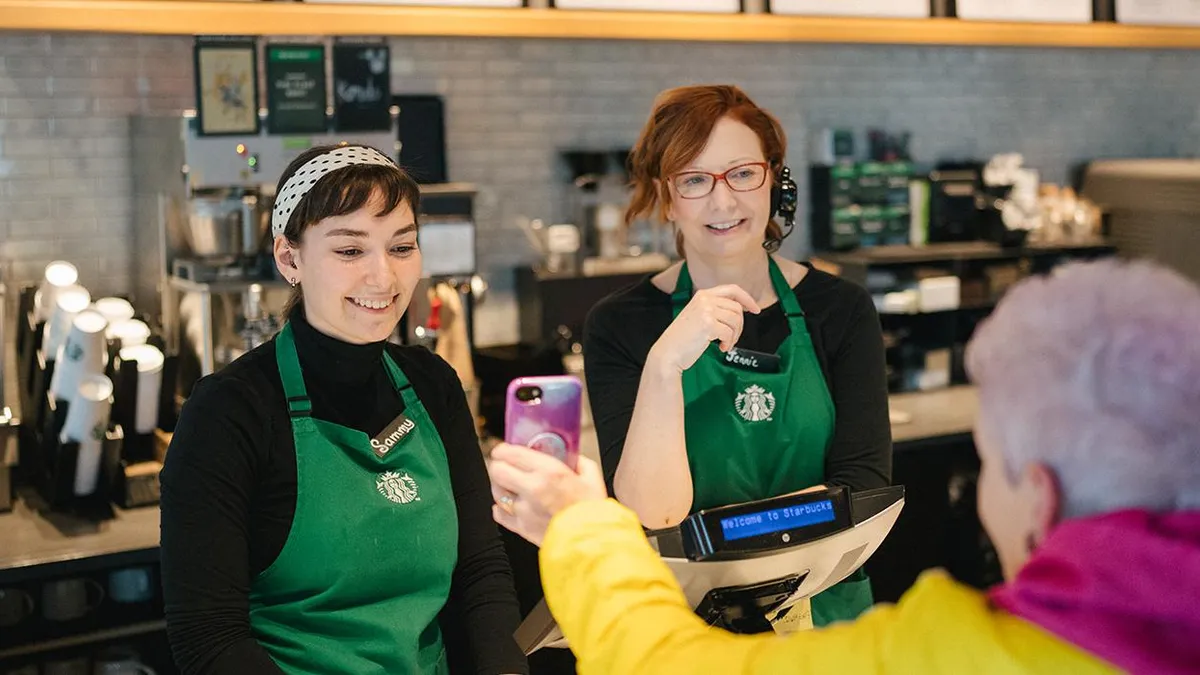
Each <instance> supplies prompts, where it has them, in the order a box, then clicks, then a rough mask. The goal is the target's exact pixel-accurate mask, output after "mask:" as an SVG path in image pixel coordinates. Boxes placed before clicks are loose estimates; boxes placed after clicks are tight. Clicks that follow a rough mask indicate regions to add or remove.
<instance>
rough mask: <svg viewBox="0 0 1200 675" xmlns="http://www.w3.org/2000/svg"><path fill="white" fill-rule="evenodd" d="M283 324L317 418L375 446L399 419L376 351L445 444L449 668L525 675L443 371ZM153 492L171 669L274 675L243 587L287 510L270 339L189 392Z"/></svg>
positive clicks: (515, 618) (512, 599) (291, 504)
mask: <svg viewBox="0 0 1200 675" xmlns="http://www.w3.org/2000/svg"><path fill="white" fill-rule="evenodd" d="M292 327H293V332H294V334H295V340H296V351H297V353H298V354H299V357H300V365H301V368H302V370H303V372H304V382H305V384H306V385H307V388H308V395H309V397H310V398H311V399H312V404H313V416H314V417H317V418H318V419H323V420H327V421H330V422H333V423H335V424H340V425H343V426H347V427H351V428H353V429H357V430H359V431H362V432H364V433H366V434H368V435H371V436H374V435H375V434H377V433H378V432H379V431H381V430H382V429H383V428H384V426H386V425H387V423H388V422H390V421H392V420H393V419H394V418H395V417H396V415H397V414H398V413H399V412H400V411H402V410H403V409H404V403H403V401H402V400H401V398H400V397H399V395H397V394H396V392H395V390H394V389H393V388H392V386H391V382H390V380H389V379H388V376H387V373H386V371H385V370H384V368H383V364H382V361H381V359H382V354H383V350H384V349H385V348H386V349H388V350H389V353H390V354H391V355H392V357H393V358H394V359H395V361H396V363H397V365H399V366H400V369H401V370H403V371H404V373H405V375H407V376H408V379H409V381H410V382H411V383H412V385H413V389H414V390H415V392H416V394H417V397H418V398H420V400H421V403H422V404H423V405H424V406H425V408H426V410H427V411H428V412H429V416H430V417H431V418H432V420H433V423H434V426H435V427H437V430H438V433H439V434H440V435H441V438H442V443H443V444H444V445H445V447H446V456H447V459H448V460H449V465H450V479H451V482H452V484H453V487H454V496H455V502H456V505H457V508H458V518H459V545H458V563H457V566H456V568H455V570H454V579H453V582H452V585H451V589H450V599H449V602H448V603H447V605H446V608H445V609H444V610H443V612H442V615H441V617H440V623H441V626H442V632H443V636H444V640H445V643H446V652H447V655H448V657H449V660H450V666H451V672H452V673H456V674H457V673H470V674H478V675H497V674H500V673H525V672H528V671H527V666H526V664H525V659H524V657H523V656H522V654H521V650H520V649H519V647H518V646H517V644H516V642H515V641H514V640H513V637H512V635H513V632H514V631H515V630H516V628H517V625H518V623H519V621H520V616H519V610H518V605H517V599H516V594H515V592H514V591H513V584H512V572H511V570H510V568H509V564H508V559H507V557H506V556H505V552H504V548H503V545H502V543H501V540H500V537H499V532H498V531H497V529H496V525H495V523H493V521H492V516H491V506H492V497H491V492H490V487H489V483H488V477H487V471H486V469H485V467H484V462H483V454H482V452H481V451H480V448H479V442H478V439H477V438H476V436H475V427H474V424H473V423H472V420H471V414H470V411H469V410H468V408H467V403H466V398H465V396H464V395H463V391H462V385H461V383H460V382H459V380H458V377H457V376H456V375H455V373H454V371H453V369H451V368H450V366H449V365H448V364H447V363H446V362H445V361H443V360H442V359H441V358H439V357H438V356H436V355H434V354H433V353H431V352H430V351H429V350H427V349H425V348H423V347H406V346H398V345H392V344H387V343H383V342H380V343H374V344H367V345H352V344H348V343H345V342H342V341H340V340H336V339H334V338H331V337H329V336H327V335H325V334H323V333H320V332H318V331H317V330H316V329H314V328H313V327H312V326H311V325H309V324H308V322H307V321H305V320H304V317H303V313H302V312H299V311H297V312H295V313H294V315H293V318H292ZM161 482H162V503H161V508H162V551H161V564H162V582H163V594H164V598H165V602H166V616H167V633H168V636H169V639H170V642H171V648H172V651H173V653H174V656H175V661H176V664H177V665H178V667H179V669H180V671H181V672H183V673H184V674H185V675H189V674H192V673H205V674H207V673H221V674H222V675H240V674H242V673H246V674H250V673H254V674H255V675H264V674H270V673H280V672H281V671H280V670H279V669H278V667H277V666H276V665H275V663H274V662H273V661H272V660H271V659H270V657H269V656H268V655H267V653H266V651H265V650H264V649H263V648H262V647H261V646H259V644H258V642H257V641H256V640H255V638H254V634H253V632H252V631H251V629H250V618H249V592H250V582H251V580H252V579H253V578H254V577H255V576H256V575H257V574H258V573H259V572H261V571H262V570H264V569H266V568H267V567H268V566H270V564H271V563H272V562H273V561H274V560H275V558H276V557H277V556H278V555H279V553H280V551H281V550H282V549H283V544H284V542H285V541H286V540H287V536H288V532H289V530H290V529H291V524H292V517H293V515H294V514H295V508H296V446H295V443H294V441H293V439H292V431H291V422H290V419H289V417H288V412H287V406H286V403H285V401H284V394H283V383H282V381H281V380H280V377H279V367H278V366H277V365H276V362H275V342H274V341H271V342H268V343H266V344H264V345H262V346H261V347H259V348H257V349H255V350H253V351H251V352H249V353H248V354H246V355H244V356H242V357H241V358H239V359H237V360H236V361H234V362H233V363H231V364H230V365H228V366H226V367H225V368H223V369H222V370H221V371H219V372H217V373H215V374H213V375H210V376H208V377H206V378H203V379H202V380H200V381H199V382H198V383H197V384H196V387H195V389H194V390H193V392H192V394H191V396H190V397H189V398H188V401H187V403H186V404H185V405H184V406H183V410H182V411H181V414H180V418H179V424H178V425H177V427H176V429H175V434H174V437H173V439H172V441H171V446H170V448H169V449H168V451H167V457H166V462H165V464H164V466H163V471H162V475H161ZM363 564H370V563H369V561H364V563H363ZM397 619H398V620H402V618H401V617H397Z"/></svg>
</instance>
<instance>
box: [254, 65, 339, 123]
mask: <svg viewBox="0 0 1200 675" xmlns="http://www.w3.org/2000/svg"><path fill="white" fill-rule="evenodd" d="M263 60H264V61H266V69H265V70H266V80H267V131H268V133H271V134H316V133H324V132H325V131H326V121H325V107H326V106H325V103H326V100H325V98H326V94H325V91H326V87H325V45H323V44H318V43H314V44H278V43H275V44H267V46H266V48H265V56H264V59H263Z"/></svg>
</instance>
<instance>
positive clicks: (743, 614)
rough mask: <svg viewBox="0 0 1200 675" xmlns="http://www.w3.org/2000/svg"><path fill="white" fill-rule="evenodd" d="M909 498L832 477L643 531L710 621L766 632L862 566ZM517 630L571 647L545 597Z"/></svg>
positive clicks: (536, 643)
mask: <svg viewBox="0 0 1200 675" xmlns="http://www.w3.org/2000/svg"><path fill="white" fill-rule="evenodd" d="M903 507H904V487H903V486H899V485H896V486H889V487H884V488H879V489H876V490H866V491H861V492H855V493H851V492H849V491H848V490H847V488H844V487H835V488H829V489H823V490H816V491H810V492H801V493H796V494H790V495H784V496H781V497H772V498H770V499H763V500H759V501H754V502H746V503H742V504H735V505H731V506H723V507H719V508H714V509H706V510H703V511H699V512H697V513H694V514H692V515H691V516H688V518H687V519H685V520H684V521H683V522H682V523H680V524H679V525H678V526H677V527H672V528H668V529H663V530H651V531H648V532H647V533H646V537H647V539H648V540H649V541H650V545H651V546H652V547H653V548H654V549H655V550H656V551H657V552H658V553H659V555H661V556H662V558H663V561H664V562H666V564H667V567H669V568H670V569H671V571H672V572H673V573H674V574H675V578H676V579H677V580H678V581H679V585H680V586H681V587H682V588H683V592H684V595H685V596H686V597H687V601H688V604H689V605H691V607H692V608H693V609H694V610H695V612H696V613H697V614H698V615H699V616H700V617H701V618H702V619H704V620H705V622H707V623H708V624H709V625H712V626H716V627H719V628H723V629H725V630H729V631H732V632H735V633H760V632H766V631H769V630H771V621H772V620H773V619H775V618H777V617H780V616H781V615H782V614H783V613H785V612H787V611H788V610H789V608H791V607H792V606H793V605H794V604H795V603H797V602H799V601H800V600H802V599H804V598H810V597H812V596H814V595H816V594H817V593H820V592H821V591H824V590H825V589H827V588H829V587H830V586H833V585H834V584H836V583H838V582H839V581H842V580H843V579H845V578H846V577H848V576H850V574H851V573H852V572H854V571H855V570H857V569H858V568H859V567H861V566H862V565H863V563H865V562H866V561H867V559H868V558H870V557H871V555H872V554H874V553H875V551H876V549H878V548H879V545H880V544H881V543H883V540H884V538H885V537H887V534H888V532H890V531H891V529H892V526H893V525H895V523H896V519H897V518H898V517H899V516H900V510H901V509H902V508H903ZM516 639H517V642H518V643H519V644H520V645H521V648H522V649H524V650H525V653H526V654H532V653H533V652H535V651H537V650H539V649H543V648H546V647H557V648H562V647H567V643H566V639H565V638H564V637H563V635H562V633H561V632H560V631H559V629H558V625H557V623H555V621H554V617H553V616H551V614H550V611H549V609H548V608H547V607H546V602H545V600H544V599H543V600H542V601H541V602H540V603H539V604H538V605H537V606H536V607H535V608H534V609H533V610H532V611H531V612H530V613H529V615H528V616H527V617H526V618H525V620H524V621H523V622H522V623H521V626H520V627H519V628H518V629H517V633H516Z"/></svg>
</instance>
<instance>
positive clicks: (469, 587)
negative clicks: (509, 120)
mask: <svg viewBox="0 0 1200 675" xmlns="http://www.w3.org/2000/svg"><path fill="white" fill-rule="evenodd" d="M418 200H419V192H418V188H417V185H416V183H415V182H413V180H412V179H411V178H409V177H408V176H407V175H406V174H405V173H404V172H403V171H401V170H400V169H399V168H397V167H396V165H395V164H394V163H393V162H392V161H391V160H390V159H389V158H387V157H385V156H384V155H382V154H381V153H379V152H378V151H376V150H374V149H371V148H366V147H360V146H344V147H324V148H316V149H313V150H310V151H307V152H305V153H304V154H302V155H300V156H299V157H298V158H297V159H296V160H295V161H293V162H292V163H291V165H290V166H289V167H288V169H287V170H286V172H285V173H284V175H283V176H282V177H281V179H280V182H279V189H278V193H277V198H276V204H275V210H274V213H273V215H272V228H273V232H274V234H275V249H274V251H275V261H276V264H277V266H278V269H279V271H280V272H281V273H282V274H283V276H284V278H286V279H287V280H288V281H289V282H290V283H291V285H292V286H293V287H294V288H295V291H294V294H293V301H294V305H293V307H292V308H291V310H290V312H289V313H288V314H287V323H286V324H285V326H284V328H283V329H282V330H281V331H280V333H279V334H278V335H277V336H276V337H275V338H274V339H273V340H272V341H270V342H268V343H266V344H264V345H263V346H261V347H259V348H257V349H254V350H252V351H251V352H249V353H247V354H246V355H244V356H242V357H241V358H239V359H237V360H236V361H235V362H234V363H232V364H230V365H229V366H227V367H226V368H224V369H222V370H221V371H220V372H218V373H216V374H214V375H212V376H209V377H207V378H205V379H203V380H201V381H200V382H199V383H198V384H197V386H196V388H195V391H194V392H193V393H192V395H191V397H190V398H189V400H188V402H187V403H186V404H185V405H184V407H183V410H182V414H181V417H180V421H179V425H178V427H177V429H176V431H175V435H174V438H173V440H172V443H171V446H170V449H169V450H168V453H167V459H166V466H165V467H164V469H163V473H162V574H163V586H164V593H165V599H166V614H167V630H168V634H169V637H170V641H171V645H172V649H173V651H174V654H175V658H176V661H177V663H178V665H179V667H180V669H181V670H182V671H183V672H184V673H222V674H223V675H224V674H230V673H255V674H257V675H261V674H263V673H280V672H283V673H322V674H324V673H335V672H337V673H428V674H433V673H447V672H454V673H472V674H475V673H477V674H479V675H484V674H489V675H497V674H499V673H520V672H525V671H526V665H525V660H524V657H523V655H522V654H521V652H520V649H519V648H518V647H517V645H516V643H515V641H514V640H513V638H512V634H513V631H514V630H515V629H516V627H517V625H518V623H519V616H518V609H517V602H516V597H515V594H514V591H513V589H512V576H511V572H510V570H509V567H508V562H507V559H506V557H505V554H504V550H503V547H502V545H501V542H500V539H499V533H498V530H497V528H496V526H495V523H494V522H492V520H491V514H490V505H491V497H490V494H489V489H488V481H487V473H486V469H485V467H484V463H483V457H482V455H481V453H480V449H479V444H478V441H477V439H476V437H475V432H474V425H473V424H472V420H471V416H470V413H469V412H468V409H467V405H466V401H465V397H464V395H463V391H462V386H461V384H460V383H459V380H458V378H457V377H456V376H455V374H454V371H453V370H451V368H450V367H449V366H448V365H447V364H446V363H445V362H444V361H442V360H441V359H439V358H438V357H437V356H435V355H433V354H432V353H431V352H429V351H428V350H425V349H423V348H419V347H401V346H397V345H393V344H390V343H389V342H387V338H388V337H389V336H390V335H391V334H392V331H393V329H394V328H395V326H396V324H397V322H398V321H399V319H400V317H401V315H402V314H403V312H404V310H405V308H406V307H407V306H408V302H409V298H410V296H411V294H412V292H413V288H414V286H415V285H416V283H417V281H418V279H419V278H420V276H421V252H420V249H419V248H418V245H417V222H416V218H415V214H416V213H417V211H418ZM301 291H302V292H301Z"/></svg>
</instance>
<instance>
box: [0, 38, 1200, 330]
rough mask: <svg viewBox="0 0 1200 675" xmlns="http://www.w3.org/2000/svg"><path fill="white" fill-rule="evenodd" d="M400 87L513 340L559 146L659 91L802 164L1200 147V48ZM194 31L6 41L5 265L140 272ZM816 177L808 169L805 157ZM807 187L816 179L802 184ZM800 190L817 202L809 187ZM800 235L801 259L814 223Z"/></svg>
mask: <svg viewBox="0 0 1200 675" xmlns="http://www.w3.org/2000/svg"><path fill="white" fill-rule="evenodd" d="M392 47H393V59H392V60H393V63H392V65H393V73H394V75H393V88H394V89H395V90H396V91H397V92H410V93H430V92H432V93H439V94H442V95H443V96H445V98H446V106H447V117H448V120H447V124H448V136H449V141H448V142H449V159H448V162H449V167H450V173H451V177H452V178H453V179H454V180H461V181H470V182H474V183H477V184H478V185H480V187H481V188H482V196H481V201H480V209H479V215H480V232H479V250H480V252H481V265H482V266H483V267H484V269H485V270H486V272H487V275H488V277H489V280H490V281H491V282H492V284H493V287H494V291H495V292H494V293H493V295H492V297H491V298H490V299H489V301H488V303H486V305H485V306H484V307H482V308H481V316H480V324H479V326H480V338H481V341H482V342H484V343H503V342H508V341H511V340H513V339H514V338H515V333H516V327H515V304H514V299H513V298H512V293H511V288H512V277H511V268H512V267H513V266H514V265H518V264H521V263H524V262H528V261H529V260H530V259H531V253H530V250H529V247H528V246H527V244H526V243H525V240H524V238H523V237H522V236H521V235H520V233H519V232H517V231H516V229H515V225H514V223H515V220H516V219H517V218H518V217H520V216H528V217H542V218H545V219H547V220H554V221H557V220H561V219H564V218H567V217H568V216H569V213H568V209H567V208H566V203H567V202H566V200H567V197H568V188H566V187H565V183H566V168H565V167H564V166H561V165H560V163H559V161H558V158H557V154H556V151H557V149H559V148H563V147H583V146H596V147H618V146H626V145H628V144H630V143H631V142H632V141H633V139H634V138H635V136H636V133H637V130H638V128H639V127H640V125H641V124H642V122H643V121H644V119H645V117H646V114H647V112H648V110H649V106H650V102H651V100H652V98H653V96H654V95H655V94H656V93H657V92H658V91H660V90H661V89H663V88H666V87H669V86H674V85H679V84H684V83H694V82H715V81H728V82H734V83H737V84H739V85H741V86H743V87H745V88H746V89H747V90H748V91H749V92H750V93H751V94H752V95H753V96H755V97H756V98H757V99H758V101H759V102H760V103H761V104H763V105H765V106H767V107H769V108H771V109H772V110H773V111H775V112H776V113H777V114H778V115H779V117H780V118H781V120H782V122H783V124H784V126H785V128H786V129H787V132H788V134H789V137H790V143H791V151H790V153H789V160H790V163H791V164H792V166H793V167H797V168H798V169H802V168H803V167H804V166H805V165H806V164H807V161H808V160H807V155H808V152H807V145H808V138H809V135H810V133H811V132H812V131H813V130H816V129H819V128H822V127H825V126H830V125H838V126H848V127H853V128H856V129H859V130H863V129H866V128H867V127H882V128H887V129H892V130H909V131H911V132H912V133H913V135H914V136H913V144H912V149H913V151H914V153H915V155H916V157H917V158H918V159H919V160H934V159H938V158H946V157H956V156H957V157H963V156H975V157H987V156H988V155H990V154H993V153H997V152H1004V151H1011V150H1018V151H1021V152H1023V153H1024V154H1025V156H1026V158H1027V162H1028V163H1029V164H1030V165H1032V166H1035V167H1037V168H1039V169H1041V170H1042V171H1043V175H1044V177H1045V179H1047V180H1053V181H1063V180H1066V178H1067V175H1068V171H1069V169H1070V168H1071V166H1072V165H1074V164H1075V163H1077V162H1080V161H1083V160H1086V159H1089V158H1094V157H1124V156H1180V155H1183V156H1188V155H1195V154H1196V153H1197V152H1198V151H1200V53H1196V52H1179V51H1162V52H1158V51H1103V50H1054V49H1007V48H1005V49H1001V48H986V49H985V48H942V47H875V46H810V45H779V44H764V45H744V44H713V43H658V42H603V41H557V40H500V39H494V40H493V39H483V40H469V39H425V38H422V39H394V40H393V41H392ZM190 54H191V40H190V39H189V38H178V37H149V36H124V35H63V34H54V35H49V34H5V35H0V202H2V204H3V207H2V208H0V241H2V243H0V260H3V261H5V263H6V266H7V267H9V268H10V271H9V276H10V278H15V279H28V278H33V277H36V275H37V274H38V273H39V271H40V269H41V267H42V266H43V265H44V264H45V262H46V261H48V260H50V259H52V258H55V257H64V258H68V259H71V260H73V261H74V262H76V264H77V265H79V267H80V270H81V275H82V281H83V282H84V283H85V284H87V285H88V286H89V287H90V288H92V289H93V291H94V292H97V293H119V292H123V291H125V290H127V289H128V288H129V286H130V278H131V276H130V271H129V270H130V265H131V264H133V262H132V261H131V245H130V232H129V221H130V213H131V208H132V207H131V198H130V192H131V187H130V176H131V169H130V165H129V139H128V130H127V125H126V117H127V116H128V115H130V114H135V113H145V112H159V111H172V110H176V109H181V108H184V107H189V106H191V105H192V92H191V68H192V66H191V56H190ZM797 173H798V175H799V176H800V177H801V178H802V177H803V175H804V172H803V171H802V170H798V171H797ZM801 182H802V184H801V189H802V191H803V190H804V189H805V186H804V185H803V181H801ZM802 201H807V196H806V195H802ZM797 234H798V236H796V237H794V239H793V240H790V241H789V247H790V248H789V250H790V252H791V253H792V254H794V255H803V254H804V253H805V248H806V247H805V246H804V242H805V239H806V237H807V235H806V233H805V232H803V231H799V232H798V233H797Z"/></svg>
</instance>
